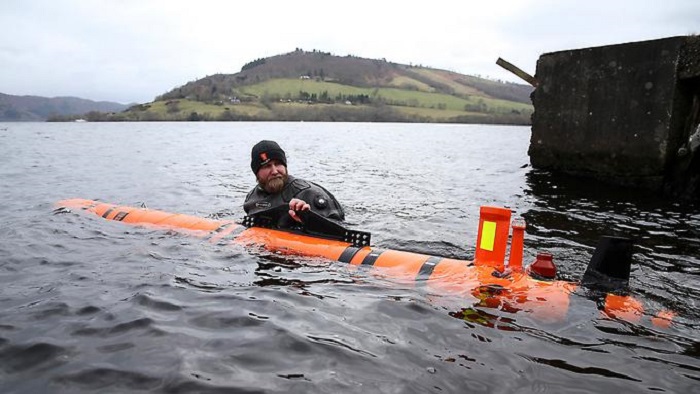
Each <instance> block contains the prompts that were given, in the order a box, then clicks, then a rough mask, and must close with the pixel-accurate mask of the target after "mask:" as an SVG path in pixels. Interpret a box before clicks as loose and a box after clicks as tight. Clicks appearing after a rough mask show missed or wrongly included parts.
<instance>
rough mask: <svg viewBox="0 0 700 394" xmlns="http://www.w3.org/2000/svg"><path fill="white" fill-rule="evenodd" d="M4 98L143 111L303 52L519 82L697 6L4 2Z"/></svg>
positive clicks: (682, 0) (687, 30)
mask: <svg viewBox="0 0 700 394" xmlns="http://www.w3.org/2000/svg"><path fill="white" fill-rule="evenodd" d="M0 26H2V31H3V34H1V35H0V93H6V94H13V95H38V96H47V97H55V96H75V97H81V98H87V99H91V100H106V101H116V102H120V103H125V104H126V103H133V102H138V103H144V102H149V101H152V100H153V99H154V98H155V96H157V95H159V94H162V93H165V92H167V91H169V90H171V89H172V88H174V87H177V86H180V85H183V84H185V83H187V82H189V81H193V80H196V79H199V78H202V77H205V76H207V75H212V74H216V73H227V74H233V73H236V72H239V71H240V69H241V67H242V66H243V65H244V64H245V63H247V62H250V61H252V60H255V59H258V58H261V57H268V56H274V55H279V54H282V53H287V52H291V51H293V50H294V49H295V48H302V49H304V50H307V51H311V50H313V49H318V50H321V51H324V52H331V53H332V54H334V55H339V56H345V55H354V56H359V57H364V58H375V59H380V58H385V59H386V60H388V61H392V62H396V63H403V64H414V65H423V66H430V67H434V68H440V69H446V70H451V71H456V72H459V73H462V74H469V75H480V76H484V77H489V78H492V79H501V80H506V81H513V82H521V81H520V80H519V79H517V77H515V76H513V75H512V74H510V73H509V72H508V71H505V70H503V69H502V68H500V67H499V66H497V65H496V64H495V62H496V59H497V58H498V57H503V58H504V59H506V60H508V61H510V62H511V63H514V64H516V65H517V66H519V67H521V68H522V69H524V70H525V71H527V72H529V73H530V74H534V73H535V66H536V62H537V58H538V57H539V56H540V55H541V54H543V53H547V52H553V51H560V50H566V49H575V48H584V47H590V46H599V45H607V44H617V43H623V42H630V41H642V40H647V39H655V38H663V37H670V36H676V35H688V34H700V0H659V1H657V0H654V1H651V0H605V1H601V0H588V1H578V0H577V1H566V0H542V1H536V0H522V1H518V0H490V1H489V0H486V1H467V0H446V1H431V2H425V1H421V2H417V1H416V2H414V1H382V0H371V1H366V0H353V1H344V2H340V1H328V0H326V1H319V0H303V1H293V0H280V1H277V0H267V1H224V0H220V1H219V0H191V1H178V0H151V1H149V0H60V1H59V0H1V1H0Z"/></svg>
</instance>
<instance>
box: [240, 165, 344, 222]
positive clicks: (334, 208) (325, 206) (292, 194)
mask: <svg viewBox="0 0 700 394" xmlns="http://www.w3.org/2000/svg"><path fill="white" fill-rule="evenodd" d="M293 198H298V199H300V200H303V201H305V202H306V203H308V204H309V205H310V206H311V210H312V211H313V212H316V213H317V214H319V215H321V216H324V217H326V218H329V219H334V220H338V221H343V220H345V213H344V212H343V207H342V206H340V203H339V202H338V200H336V199H335V197H334V196H333V195H332V194H331V193H330V192H329V191H328V190H326V189H324V188H323V187H322V186H320V185H317V184H315V183H313V182H308V181H305V180H303V179H299V178H294V177H293V176H291V175H289V176H288V178H287V183H286V184H285V185H284V189H283V190H282V192H280V193H276V194H270V193H268V192H266V191H265V189H263V188H262V187H260V185H258V186H256V187H255V188H254V189H253V190H251V191H250V193H248V196H247V197H246V199H245V203H243V209H244V210H245V212H246V214H248V215H249V216H254V215H264V216H266V217H267V218H268V219H271V220H272V221H273V223H277V226H278V227H281V228H284V227H291V226H293V225H295V224H296V222H295V221H294V220H293V219H292V218H291V217H290V216H289V213H288V211H289V210H288V209H284V208H283V207H289V201H291V200H292V199H293ZM280 207H282V208H280ZM275 208H279V209H275Z"/></svg>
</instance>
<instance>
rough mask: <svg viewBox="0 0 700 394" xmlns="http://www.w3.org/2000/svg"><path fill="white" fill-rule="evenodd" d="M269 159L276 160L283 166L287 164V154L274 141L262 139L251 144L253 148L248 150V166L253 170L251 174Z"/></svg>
mask: <svg viewBox="0 0 700 394" xmlns="http://www.w3.org/2000/svg"><path fill="white" fill-rule="evenodd" d="M270 160H277V161H279V162H280V163H282V164H283V165H284V166H285V167H286V166H287V156H286V155H285V154H284V151H283V150H282V148H280V146H279V145H277V143H276V142H275V141H267V140H263V141H260V142H258V143H257V144H255V146H253V150H252V151H251V152H250V168H251V169H252V170H253V174H256V175H257V173H258V170H259V169H260V167H262V166H264V165H265V164H267V163H268V162H269V161H270Z"/></svg>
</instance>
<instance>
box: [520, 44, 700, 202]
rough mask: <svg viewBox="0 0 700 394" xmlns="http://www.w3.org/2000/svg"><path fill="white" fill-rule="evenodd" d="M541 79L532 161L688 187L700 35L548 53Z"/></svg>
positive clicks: (649, 184)
mask: <svg viewBox="0 0 700 394" xmlns="http://www.w3.org/2000/svg"><path fill="white" fill-rule="evenodd" d="M535 78H536V79H537V81H538V86H537V89H535V92H534V93H533V96H532V98H533V104H534V106H535V112H534V114H533V119H532V120H533V124H532V139H531V143H530V149H529V152H528V153H529V155H530V161H531V163H532V165H533V167H536V168H545V169H550V170H555V171H559V172H564V173H568V174H575V175H584V176H591V177H595V178H600V179H605V180H610V181H613V182H615V183H618V184H622V185H634V186H642V187H646V188H651V189H658V190H662V189H664V188H666V189H668V190H671V189H676V191H677V189H678V188H679V187H681V188H686V189H687V188H688V187H689V185H687V184H686V185H685V186H679V183H688V182H687V178H688V176H687V174H685V175H684V174H682V172H685V173H687V172H688V171H689V170H692V169H691V168H690V166H689V165H687V164H688V163H686V164H683V165H681V164H679V163H680V162H681V161H683V160H682V159H683V158H682V157H679V153H678V152H679V149H680V148H681V147H682V146H683V145H684V144H687V140H688V136H689V135H690V132H691V131H692V130H691V129H693V128H694V126H695V125H697V123H699V122H700V114H696V113H697V112H698V111H699V110H698V109H696V108H694V105H695V104H694V102H695V101H698V95H699V94H700V89H698V87H699V84H698V82H697V81H698V80H699V79H700V40H698V37H671V38H666V39H661V40H653V41H644V42H635V43H627V44H620V45H611V46H605V47H596V48H586V49H579V50H569V51H561V52H554V53H548V54H544V55H542V56H541V57H540V58H539V60H538V62H537V71H536V75H535ZM696 118H697V119H696ZM699 156H700V155H699ZM685 159H686V160H687V159H688V157H687V155H686V156H685ZM695 161H700V160H695ZM696 166H697V165H696ZM679 169H680V170H679ZM697 170H700V168H698V169H697ZM679 171H680V172H679ZM693 171H695V170H693ZM691 172H692V171H691ZM696 172H697V171H696ZM691 183H692V182H691Z"/></svg>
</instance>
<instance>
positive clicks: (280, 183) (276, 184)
mask: <svg viewBox="0 0 700 394" xmlns="http://www.w3.org/2000/svg"><path fill="white" fill-rule="evenodd" d="M285 183H287V175H280V176H278V177H275V178H272V179H269V180H268V181H267V182H265V183H263V182H260V186H262V188H263V189H265V191H266V192H268V193H270V194H276V193H279V192H281V191H282V189H284V185H285Z"/></svg>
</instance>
